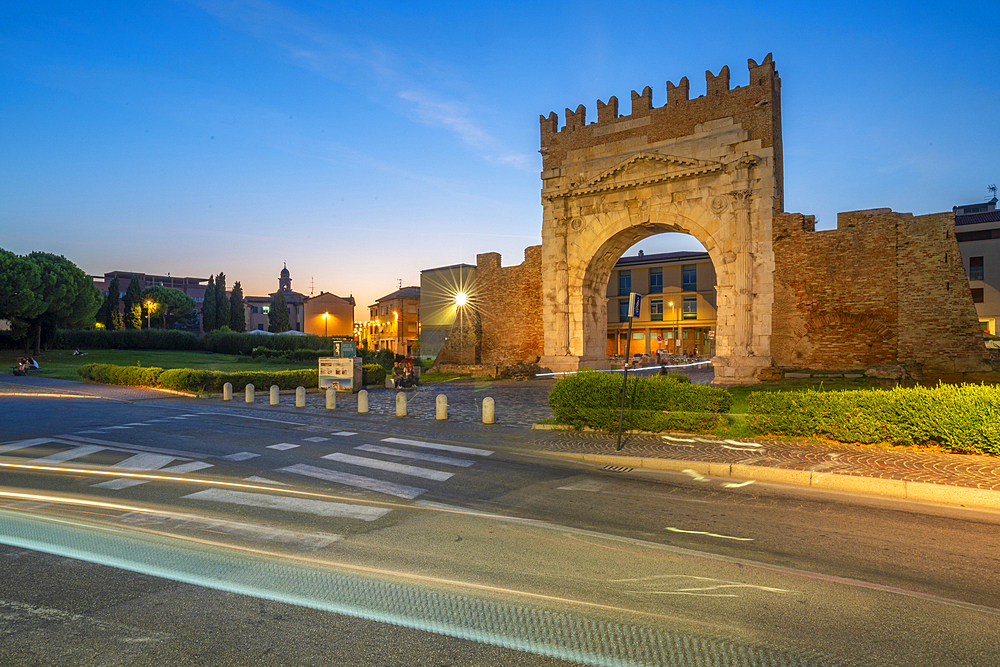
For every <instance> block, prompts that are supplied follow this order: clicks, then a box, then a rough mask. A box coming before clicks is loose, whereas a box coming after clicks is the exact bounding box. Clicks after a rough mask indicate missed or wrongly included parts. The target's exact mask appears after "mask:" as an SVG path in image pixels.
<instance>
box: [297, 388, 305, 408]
mask: <svg viewBox="0 0 1000 667" xmlns="http://www.w3.org/2000/svg"><path fill="white" fill-rule="evenodd" d="M295 407H297V408H304V407H306V388H305V387H296V388H295Z"/></svg>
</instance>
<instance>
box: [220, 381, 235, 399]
mask: <svg viewBox="0 0 1000 667" xmlns="http://www.w3.org/2000/svg"><path fill="white" fill-rule="evenodd" d="M222 400H224V401H231V400H233V383H232V382H227V383H226V384H224V385H222Z"/></svg>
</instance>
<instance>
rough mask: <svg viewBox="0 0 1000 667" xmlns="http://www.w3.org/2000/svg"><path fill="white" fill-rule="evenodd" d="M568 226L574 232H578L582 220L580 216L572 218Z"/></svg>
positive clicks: (581, 225)
mask: <svg viewBox="0 0 1000 667" xmlns="http://www.w3.org/2000/svg"><path fill="white" fill-rule="evenodd" d="M569 226H570V228H571V229H572V230H573V231H574V232H578V231H580V230H581V229H583V220H581V219H580V218H573V222H571V223H569Z"/></svg>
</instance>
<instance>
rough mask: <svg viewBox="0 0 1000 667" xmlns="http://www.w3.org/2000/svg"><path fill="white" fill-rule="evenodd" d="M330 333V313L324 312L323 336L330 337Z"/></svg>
mask: <svg viewBox="0 0 1000 667" xmlns="http://www.w3.org/2000/svg"><path fill="white" fill-rule="evenodd" d="M329 335H330V313H329V312H326V313H323V336H324V337H328V336H329Z"/></svg>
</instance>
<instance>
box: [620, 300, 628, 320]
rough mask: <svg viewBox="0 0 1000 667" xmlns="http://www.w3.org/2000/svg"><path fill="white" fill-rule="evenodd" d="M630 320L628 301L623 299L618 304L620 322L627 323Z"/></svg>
mask: <svg viewBox="0 0 1000 667" xmlns="http://www.w3.org/2000/svg"><path fill="white" fill-rule="evenodd" d="M626 320H628V299H622V300H621V301H619V302H618V321H619V322H625V321H626Z"/></svg>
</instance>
